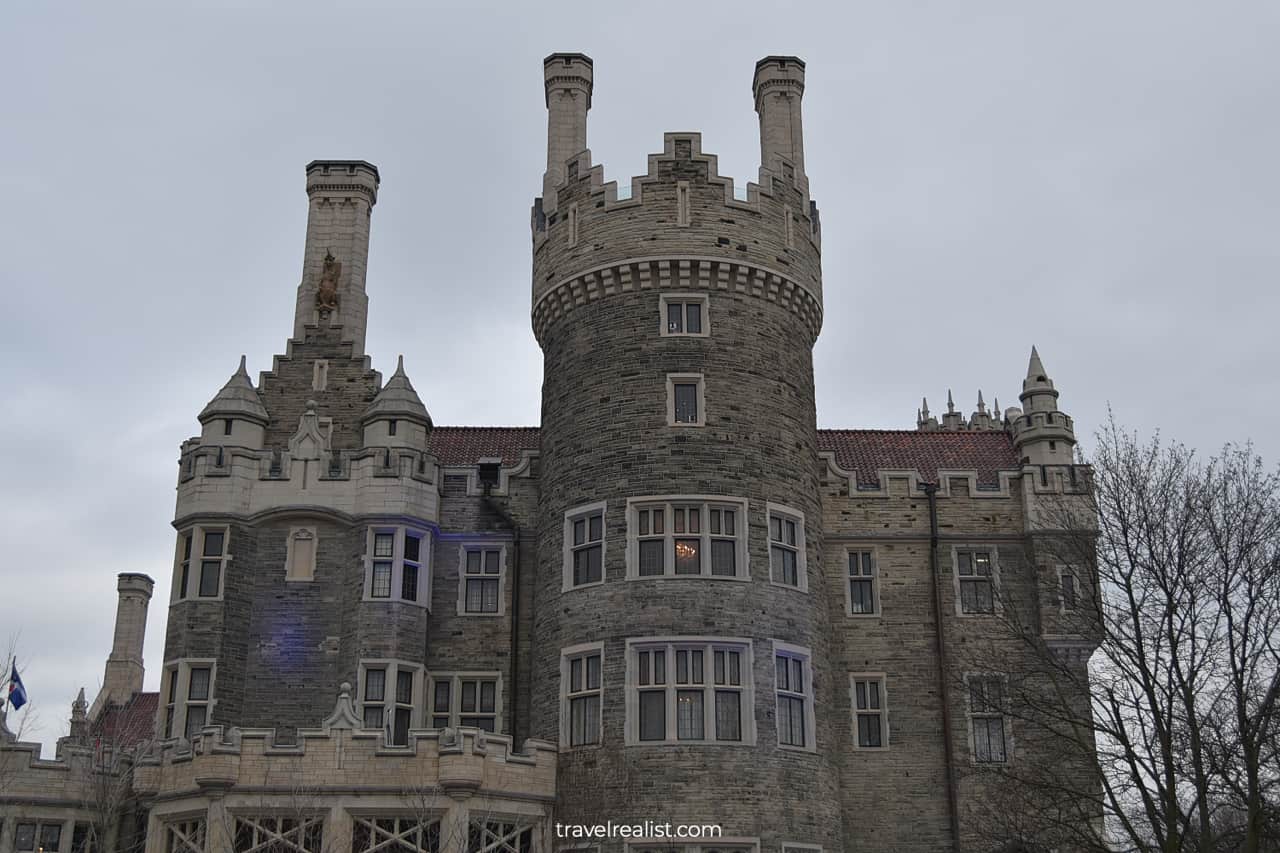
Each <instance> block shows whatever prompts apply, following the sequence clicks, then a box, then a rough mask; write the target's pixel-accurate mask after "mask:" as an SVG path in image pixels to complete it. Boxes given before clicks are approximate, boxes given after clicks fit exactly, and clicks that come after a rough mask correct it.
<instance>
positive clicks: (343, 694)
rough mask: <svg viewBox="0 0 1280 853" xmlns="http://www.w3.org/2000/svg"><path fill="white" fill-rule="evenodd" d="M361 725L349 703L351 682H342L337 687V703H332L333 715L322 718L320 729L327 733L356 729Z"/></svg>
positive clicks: (352, 706) (353, 707) (361, 722)
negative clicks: (335, 730)
mask: <svg viewBox="0 0 1280 853" xmlns="http://www.w3.org/2000/svg"><path fill="white" fill-rule="evenodd" d="M363 725H364V723H363V721H362V720H361V719H360V718H359V717H357V716H356V709H355V706H354V705H353V704H352V702H351V682H350V681H344V682H342V684H340V685H338V701H337V702H335V703H334V706H333V713H332V714H330V715H329V716H327V717H325V718H324V720H323V721H322V722H321V723H320V727H321V728H322V729H324V730H325V731H326V732H327V731H329V730H330V729H346V730H351V729H358V728H360V727H361V726H363Z"/></svg>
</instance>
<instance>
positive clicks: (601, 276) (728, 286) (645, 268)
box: [533, 256, 822, 345]
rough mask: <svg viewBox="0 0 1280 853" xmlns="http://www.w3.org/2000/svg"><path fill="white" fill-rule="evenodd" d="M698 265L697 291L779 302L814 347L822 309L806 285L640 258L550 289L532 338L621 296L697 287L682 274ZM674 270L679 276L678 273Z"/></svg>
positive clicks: (733, 266)
mask: <svg viewBox="0 0 1280 853" xmlns="http://www.w3.org/2000/svg"><path fill="white" fill-rule="evenodd" d="M693 264H696V265H697V269H698V282H697V284H698V286H700V287H705V288H706V289H707V290H708V291H713V290H718V291H726V292H732V293H741V294H743V295H746V296H754V297H758V298H762V299H767V300H768V301H770V302H775V303H777V304H779V305H781V306H782V307H784V308H786V309H788V310H790V311H791V312H792V313H794V314H795V315H796V316H798V317H800V318H801V319H802V320H803V321H804V322H805V325H806V326H807V327H808V329H809V343H810V345H812V344H813V342H814V341H816V340H817V338H818V332H819V331H820V330H821V329H822V304H821V303H820V302H819V301H818V300H817V298H816V297H814V295H813V293H812V292H810V291H809V290H808V289H807V288H805V287H804V286H803V285H801V284H799V283H797V282H796V281H794V280H792V279H790V278H788V277H787V276H786V275H785V274H783V273H780V272H777V271H776V270H771V269H768V268H766V267H761V266H758V265H756V264H751V263H746V262H743V261H736V260H732V259H729V258H705V257H693V256H671V257H662V258H656V257H655V258H635V259H628V260H625V261H619V262H617V263H614V264H610V265H608V266H605V267H599V268H596V269H591V270H587V271H585V272H582V273H579V274H578V275H575V276H572V277H570V278H567V279H565V280H564V281H561V282H560V283H559V284H556V285H554V286H553V287H551V288H549V289H548V290H547V291H546V292H545V293H543V294H542V296H540V297H539V298H538V301H537V303H536V304H535V305H534V306H533V334H534V337H536V338H537V339H538V342H539V343H541V342H542V341H543V337H544V335H545V334H546V331H547V328H548V326H549V325H550V324H551V323H553V322H555V321H556V320H558V319H559V318H560V317H562V316H564V315H565V314H568V313H569V312H570V311H572V310H573V309H574V308H578V307H581V306H584V305H587V304H588V303H590V302H595V301H596V300H597V299H601V298H603V297H606V296H612V295H614V294H617V293H628V292H635V291H640V290H652V289H654V288H663V287H674V286H676V285H677V284H679V285H680V286H682V287H690V286H693V282H692V281H689V282H687V283H685V282H683V281H679V277H680V275H681V274H680V272H679V270H681V269H685V270H688V269H689V268H690V266H691V265H693ZM673 266H674V268H675V269H674V271H673Z"/></svg>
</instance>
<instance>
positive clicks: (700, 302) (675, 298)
mask: <svg viewBox="0 0 1280 853" xmlns="http://www.w3.org/2000/svg"><path fill="white" fill-rule="evenodd" d="M658 313H659V326H660V331H661V334H662V336H663V337H706V336H707V335H709V334H710V333H711V326H710V323H709V317H708V316H707V314H708V302H707V295H706V294H705V293H663V294H662V295H660V296H659V297H658Z"/></svg>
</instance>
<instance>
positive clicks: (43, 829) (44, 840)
mask: <svg viewBox="0 0 1280 853" xmlns="http://www.w3.org/2000/svg"><path fill="white" fill-rule="evenodd" d="M38 837H39V839H40V848H39V849H40V850H42V851H46V853H47V851H50V850H57V849H58V846H59V845H60V844H61V843H62V824H61V823H41V824H40V832H39V836H38Z"/></svg>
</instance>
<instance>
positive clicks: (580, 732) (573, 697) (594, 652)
mask: <svg viewBox="0 0 1280 853" xmlns="http://www.w3.org/2000/svg"><path fill="white" fill-rule="evenodd" d="M601 649H602V647H601V646H599V645H594V646H592V647H591V648H589V649H585V650H583V651H580V652H577V651H573V650H569V651H568V652H566V653H565V654H564V655H563V657H562V663H561V679H562V681H563V684H562V686H561V689H562V690H563V691H564V692H563V702H562V703H561V706H560V713H561V717H562V719H563V720H565V723H564V724H562V732H561V740H562V742H564V743H567V744H568V745H569V746H571V747H572V746H587V745H590V744H598V743H600V703H601V697H602V693H603V689H602V687H601V680H600V679H601V675H600V670H601V659H602V655H603V653H602V650H601Z"/></svg>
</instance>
